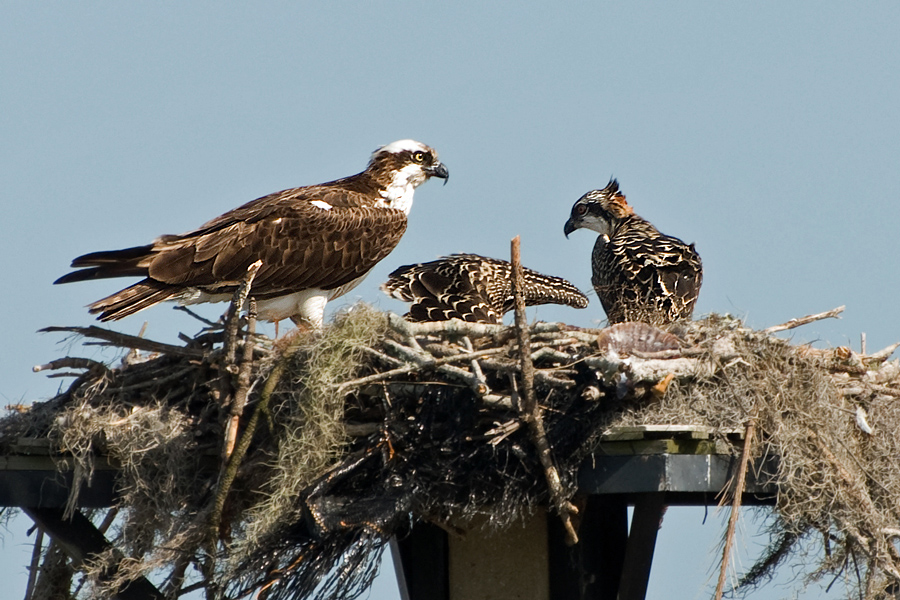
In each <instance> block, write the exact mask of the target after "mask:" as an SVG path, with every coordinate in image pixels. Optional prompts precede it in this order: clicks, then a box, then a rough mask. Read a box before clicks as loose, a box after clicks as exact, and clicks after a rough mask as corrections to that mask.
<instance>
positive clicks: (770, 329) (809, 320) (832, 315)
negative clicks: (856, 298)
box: [763, 306, 847, 333]
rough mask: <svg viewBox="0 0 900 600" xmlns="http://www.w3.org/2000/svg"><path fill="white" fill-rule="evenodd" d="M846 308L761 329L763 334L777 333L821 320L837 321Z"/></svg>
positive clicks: (841, 307)
mask: <svg viewBox="0 0 900 600" xmlns="http://www.w3.org/2000/svg"><path fill="white" fill-rule="evenodd" d="M845 308H847V307H846V306H838V307H837V308H832V309H831V310H826V311H825V312H821V313H816V314H814V315H806V316H805V317H800V318H799V319H791V320H790V321H787V322H786V323H782V324H781V325H773V326H771V327H768V328H766V329H763V333H777V332H779V331H787V330H788V329H794V328H795V327H800V326H801V325H807V324H809V323H813V322H814V321H821V320H822V319H837V318H838V315H839V314H841V313H842V312H844V309H845Z"/></svg>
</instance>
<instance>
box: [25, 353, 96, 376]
mask: <svg viewBox="0 0 900 600" xmlns="http://www.w3.org/2000/svg"><path fill="white" fill-rule="evenodd" d="M57 369H88V370H93V371H96V372H97V373H98V374H103V375H111V373H110V371H109V368H108V367H107V366H106V365H104V364H103V363H102V362H98V361H96V360H91V359H90V358H76V357H74V356H67V357H65V358H59V359H57V360H51V361H50V362H48V363H47V364H44V365H35V366H34V367H32V368H31V370H32V371H34V372H35V373H40V372H41V371H55V370H57Z"/></svg>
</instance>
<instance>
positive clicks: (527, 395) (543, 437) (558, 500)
mask: <svg viewBox="0 0 900 600" xmlns="http://www.w3.org/2000/svg"><path fill="white" fill-rule="evenodd" d="M511 250H512V251H511V254H512V273H513V278H512V280H513V285H512V289H513V298H514V299H515V303H516V339H517V340H518V342H519V361H520V364H521V372H522V385H521V389H520V392H519V414H520V415H521V417H522V420H524V421H525V423H527V424H528V427H529V429H530V430H531V437H532V441H533V442H534V445H535V448H537V451H538V458H539V459H540V461H541V465H542V466H543V467H544V475H545V476H546V478H547V487H548V488H549V490H550V499H551V502H552V503H553V506H554V508H556V511H557V512H558V513H559V516H560V518H561V519H562V523H563V527H564V528H565V530H566V544H568V545H570V546H572V545H574V544H577V543H578V533H577V532H576V531H575V525H574V524H573V522H572V518H573V517H574V516H576V515H577V514H578V509H577V508H576V507H575V505H574V504H572V503H571V502H569V500H568V499H567V494H566V492H565V490H564V489H563V486H562V482H561V480H560V477H559V471H557V469H556V465H555V464H554V463H553V454H552V448H551V447H550V442H549V441H548V440H547V432H546V431H545V430H544V419H543V416H542V415H541V412H542V411H541V407H540V406H539V405H538V403H537V400H536V399H535V397H534V364H533V363H532V362H531V340H530V339H529V332H528V325H527V322H526V317H525V293H524V290H523V287H524V285H523V284H524V281H525V273H524V271H523V270H522V261H521V258H520V256H521V254H520V249H519V236H516V237H514V238H513V240H512V244H511Z"/></svg>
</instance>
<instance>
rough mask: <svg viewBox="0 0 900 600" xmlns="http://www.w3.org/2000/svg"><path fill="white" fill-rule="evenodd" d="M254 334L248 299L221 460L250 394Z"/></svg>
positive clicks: (253, 307) (234, 437) (253, 309)
mask: <svg viewBox="0 0 900 600" xmlns="http://www.w3.org/2000/svg"><path fill="white" fill-rule="evenodd" d="M257 262H259V261H257ZM254 264H256V263H254ZM254 274H255V273H254ZM254 333H256V300H255V299H254V298H250V306H249V310H248V311H247V337H246V338H245V339H244V356H243V357H242V359H241V366H240V370H239V371H238V378H237V390H235V392H234V400H232V402H231V418H230V420H229V422H228V428H227V429H226V431H225V443H224V446H223V448H224V452H223V458H225V459H226V460H227V459H228V457H229V456H231V453H232V452H233V451H234V444H235V442H236V441H237V432H238V424H239V423H240V419H241V415H243V414H244V406H245V405H246V404H247V395H248V394H249V393H250V372H251V371H252V370H253V346H254V344H253V337H254V336H253V334H254Z"/></svg>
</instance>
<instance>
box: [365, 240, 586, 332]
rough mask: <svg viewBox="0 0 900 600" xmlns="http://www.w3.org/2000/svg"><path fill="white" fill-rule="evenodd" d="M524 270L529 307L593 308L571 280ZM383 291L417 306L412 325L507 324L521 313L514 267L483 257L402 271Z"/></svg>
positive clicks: (449, 259)
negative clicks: (516, 311)
mask: <svg viewBox="0 0 900 600" xmlns="http://www.w3.org/2000/svg"><path fill="white" fill-rule="evenodd" d="M522 270H523V271H524V274H525V290H524V291H525V304H526V305H528V306H534V305H537V304H567V305H569V306H574V307H575V308H584V307H586V306H587V305H588V299H587V297H585V295H584V294H582V293H581V292H580V291H579V290H578V288H576V287H575V286H574V285H572V284H571V283H569V282H568V281H566V280H565V279H563V278H561V277H553V276H551V275H542V274H541V273H538V272H537V271H532V270H531V269H522ZM381 289H382V290H383V291H384V292H385V293H386V294H388V295H389V296H392V297H394V298H397V299H398V300H403V301H405V302H412V306H411V307H410V309H409V313H407V314H406V318H407V319H409V320H410V321H447V320H449V319H462V320H463V321H468V322H470V323H501V322H502V321H503V315H504V314H506V313H507V312H509V311H510V310H512V309H513V308H515V302H514V300H513V295H512V265H511V264H510V263H508V262H506V261H505V260H497V259H495V258H487V257H484V256H479V255H477V254H452V255H450V256H444V257H442V258H439V259H438V260H434V261H431V262H427V263H419V264H415V265H406V266H403V267H400V268H399V269H397V270H396V271H394V272H393V273H391V274H390V278H389V279H388V281H387V282H385V283H383V284H382V285H381Z"/></svg>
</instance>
